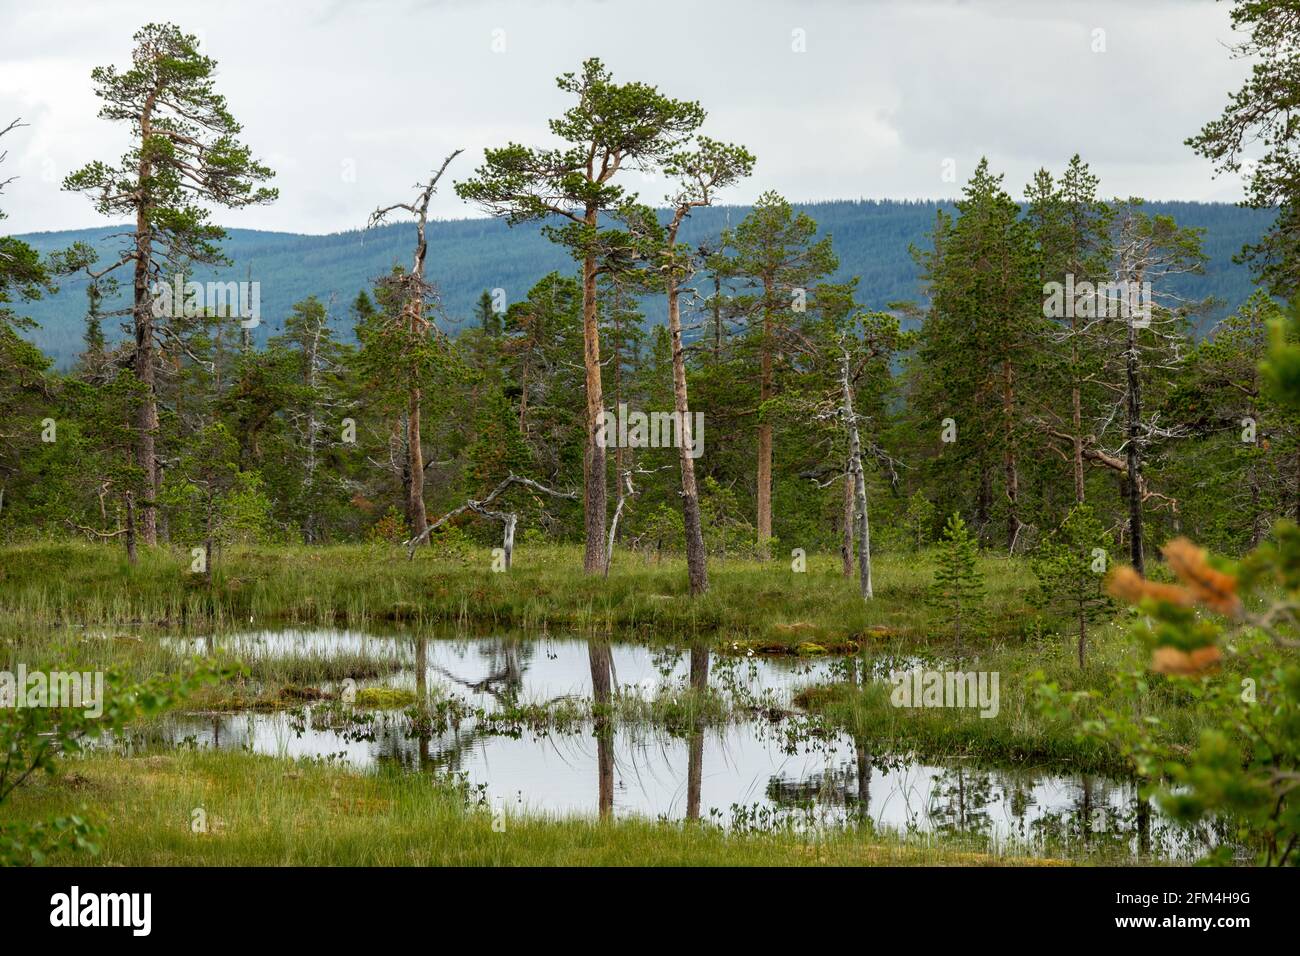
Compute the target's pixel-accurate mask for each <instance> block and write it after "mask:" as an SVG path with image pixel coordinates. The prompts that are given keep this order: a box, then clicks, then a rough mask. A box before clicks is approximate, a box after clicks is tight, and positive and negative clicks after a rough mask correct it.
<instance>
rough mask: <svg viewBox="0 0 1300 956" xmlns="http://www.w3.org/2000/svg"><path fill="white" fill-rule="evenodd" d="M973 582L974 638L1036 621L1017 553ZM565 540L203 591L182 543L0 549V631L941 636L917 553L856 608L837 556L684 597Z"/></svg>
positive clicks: (340, 559)
mask: <svg viewBox="0 0 1300 956" xmlns="http://www.w3.org/2000/svg"><path fill="white" fill-rule="evenodd" d="M980 565H981V570H982V571H983V573H984V575H985V579H986V587H987V591H988V607H987V615H986V619H987V636H988V637H989V638H990V639H999V638H1013V637H1021V636H1024V635H1025V634H1028V633H1030V632H1031V631H1032V630H1033V629H1034V628H1035V627H1037V626H1039V623H1040V621H1041V617H1040V615H1039V614H1038V612H1037V611H1035V609H1034V608H1033V607H1032V606H1030V605H1029V603H1028V602H1027V599H1026V596H1025V595H1026V594H1027V593H1028V592H1029V591H1031V590H1032V588H1031V587H1030V585H1031V584H1032V576H1030V575H1029V573H1028V570H1027V565H1026V564H1025V563H1024V562H1023V561H1022V560H1018V559H1016V560H1011V559H1006V558H1001V557H996V556H984V557H981V559H980ZM580 567H581V552H580V549H579V548H577V547H575V546H558V545H530V546H526V547H522V548H520V549H519V551H518V552H517V553H516V555H515V563H514V566H513V568H512V570H511V571H510V572H509V573H493V572H492V571H491V554H490V552H489V551H488V550H486V549H482V550H474V551H469V552H466V553H455V552H453V553H445V552H439V551H435V550H430V549H426V550H421V551H419V552H417V555H416V558H415V560H414V561H407V560H405V552H404V551H401V550H400V549H398V548H396V547H392V546H388V545H337V546H330V547H313V548H306V547H257V548H252V547H250V548H230V549H227V550H226V551H225V552H224V553H223V554H222V555H221V556H220V557H219V559H217V560H216V561H214V573H213V584H212V588H211V590H209V589H208V588H207V587H206V586H205V584H204V581H203V579H202V577H201V576H200V575H196V574H193V573H191V572H190V570H189V555H188V552H180V551H169V550H167V549H164V548H155V549H144V550H143V551H142V554H141V558H140V562H139V564H138V565H136V566H134V567H132V566H130V565H129V564H127V562H126V559H125V557H124V556H123V555H122V554H121V552H120V550H119V549H116V548H114V547H112V546H109V545H98V544H89V543H79V542H78V543H64V544H29V545H18V546H13V547H8V548H5V549H3V550H0V630H3V629H4V628H5V626H6V625H8V626H10V627H14V626H21V627H32V626H60V625H68V624H76V625H82V626H108V627H125V626H138V625H155V626H165V627H169V628H173V629H175V628H178V627H188V628H191V629H195V628H208V629H229V628H232V627H241V626H246V625H249V624H252V623H254V622H256V624H257V625H258V626H263V625H267V624H271V623H275V624H280V625H323V624H346V625H347V626H350V627H370V626H375V625H378V624H382V623H384V622H399V623H402V624H405V625H408V626H428V625H455V626H460V627H472V626H477V627H481V628H492V629H504V628H513V629H522V630H533V631H536V630H540V629H544V628H563V629H577V630H591V631H598V632H620V633H622V634H628V635H631V634H640V635H653V636H654V637H656V638H666V637H669V636H681V635H696V634H705V635H710V636H717V637H720V638H725V639H731V640H745V641H749V642H752V646H755V647H758V648H759V649H760V650H763V649H766V650H774V651H779V650H782V649H785V648H790V649H798V648H799V647H800V646H802V645H808V646H811V648H810V649H812V650H813V651H814V652H816V651H817V650H818V649H820V650H824V651H834V650H837V649H840V650H843V649H851V647H849V646H848V645H847V644H846V642H849V641H852V642H855V643H859V644H862V645H867V646H869V645H871V644H872V643H873V642H877V641H879V640H880V639H881V638H882V637H885V636H888V635H901V636H903V637H905V638H907V639H908V640H910V641H913V642H919V643H938V644H943V643H944V642H946V640H947V637H946V635H945V634H944V628H943V626H942V623H941V622H939V621H937V620H936V615H935V612H934V610H933V609H932V608H931V607H930V606H929V605H928V603H927V600H926V598H927V595H928V593H929V589H930V585H931V582H932V580H933V560H932V555H931V554H930V553H928V552H921V553H919V554H896V555H884V556H881V557H880V558H879V559H878V560H877V561H876V566H875V580H876V595H877V596H876V599H875V600H873V601H870V602H864V601H862V600H861V598H860V597H859V596H858V593H857V589H856V586H855V585H854V583H853V581H852V580H850V579H848V578H845V577H844V576H843V574H842V573H841V571H840V565H839V559H838V557H834V556H828V555H812V556H809V558H808V561H807V571H806V572H804V573H796V572H794V571H792V570H791V566H790V563H789V562H788V561H781V560H777V561H772V562H769V563H759V562H755V561H742V560H728V561H719V560H715V561H713V562H712V564H711V567H710V576H711V581H712V587H711V589H710V591H709V593H708V594H707V595H705V596H704V597H702V598H699V599H696V600H691V599H690V598H689V596H688V595H687V579H686V569H685V562H684V560H683V559H680V558H676V557H667V558H664V559H662V560H658V559H653V558H646V557H643V556H641V555H637V554H630V553H627V552H620V553H619V554H617V555H616V557H615V560H614V564H613V568H612V569H611V572H610V575H609V578H608V579H605V578H602V577H598V576H596V577H591V576H584V575H583V574H581V572H580Z"/></svg>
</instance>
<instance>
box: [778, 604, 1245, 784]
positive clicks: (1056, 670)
mask: <svg viewBox="0 0 1300 956" xmlns="http://www.w3.org/2000/svg"><path fill="white" fill-rule="evenodd" d="M1089 642H1090V651H1089V654H1090V656H1089V662H1088V666H1087V667H1086V668H1084V669H1080V668H1079V666H1078V663H1077V661H1076V659H1075V656H1074V653H1075V652H1074V648H1073V645H1072V643H1071V641H1070V640H1069V639H1068V638H1044V639H1039V640H1034V641H1030V642H1027V643H1022V644H996V645H994V646H992V647H989V648H986V649H984V650H983V651H981V652H980V653H979V654H977V655H972V656H971V657H969V658H966V659H962V660H955V661H945V662H942V663H941V664H935V665H933V666H931V665H927V666H926V669H942V670H950V669H951V670H957V671H986V672H996V673H997V674H998V675H999V677H998V690H999V707H998V713H997V715H996V716H993V717H981V716H980V712H979V710H978V709H977V708H973V707H969V708H955V707H895V706H893V704H892V702H891V699H890V695H891V691H892V690H893V685H892V684H891V683H889V682H888V680H887V679H884V680H881V679H878V680H866V681H855V680H852V679H846V680H842V681H838V682H835V683H831V684H825V685H820V686H811V687H806V688H804V689H802V690H801V691H800V692H799V693H798V694H797V695H796V698H795V700H796V703H797V704H798V705H799V706H800V707H801V708H803V709H804V710H805V711H806V712H807V713H808V714H810V715H812V716H813V717H815V718H817V719H821V720H824V721H825V722H826V724H827V726H829V727H830V728H833V729H836V730H842V731H844V732H846V733H848V734H849V735H851V736H854V737H856V738H858V739H860V740H862V741H864V742H865V743H867V744H868V746H869V747H871V748H872V749H875V750H880V751H888V752H891V753H912V754H915V755H917V756H918V757H921V758H923V759H927V760H929V759H933V760H946V759H953V758H974V759H977V760H980V761H985V762H992V763H996V764H998V765H1001V766H1016V765H1019V766H1041V767H1059V768H1064V769H1068V770H1071V771H1077V772H1088V771H1099V772H1106V773H1116V774H1122V775H1127V774H1130V773H1132V771H1133V767H1132V766H1131V763H1130V761H1129V760H1128V759H1127V758H1126V757H1125V756H1124V755H1123V754H1122V753H1120V752H1118V751H1117V750H1115V749H1114V748H1112V747H1108V746H1105V745H1103V744H1101V743H1099V742H1098V741H1096V740H1095V739H1092V738H1087V737H1081V736H1080V733H1079V730H1080V728H1079V727H1078V726H1077V725H1076V724H1075V723H1074V722H1071V721H1066V720H1063V719H1061V718H1058V717H1053V716H1050V715H1049V714H1045V713H1043V712H1040V710H1039V708H1038V707H1036V706H1035V688H1036V686H1038V684H1039V683H1040V682H1042V681H1048V682H1054V683H1056V684H1057V685H1058V686H1059V687H1060V689H1061V690H1062V692H1067V693H1068V692H1072V691H1092V692H1096V693H1097V694H1099V695H1101V696H1102V697H1103V698H1104V699H1105V702H1106V705H1107V706H1108V707H1113V708H1122V709H1127V710H1131V711H1132V712H1133V713H1135V714H1138V715H1140V716H1158V717H1159V718H1160V719H1161V721H1162V723H1163V726H1164V727H1165V728H1166V731H1165V732H1167V733H1168V734H1169V739H1170V742H1171V743H1173V744H1174V745H1175V746H1185V747H1190V746H1192V745H1194V744H1195V743H1196V741H1197V740H1198V739H1199V736H1200V732H1201V731H1202V730H1203V729H1206V727H1207V724H1206V722H1205V721H1204V720H1203V719H1202V718H1201V717H1200V716H1199V714H1198V711H1197V710H1196V708H1195V707H1194V706H1193V702H1192V700H1191V698H1190V697H1188V696H1187V694H1186V692H1185V690H1183V689H1182V688H1181V687H1180V686H1179V685H1178V684H1177V683H1176V682H1174V681H1170V680H1168V679H1166V678H1163V677H1160V676H1159V675H1155V674H1153V675H1150V678H1149V680H1148V690H1147V693H1145V694H1143V695H1141V696H1140V697H1132V696H1128V695H1127V694H1121V693H1120V692H1119V691H1118V690H1117V689H1116V687H1115V684H1114V681H1113V678H1114V675H1116V674H1117V673H1119V672H1120V671H1123V670H1132V669H1142V670H1145V668H1146V660H1145V658H1144V656H1143V652H1142V650H1141V649H1140V648H1139V647H1137V646H1136V645H1135V644H1134V642H1133V641H1132V639H1131V638H1130V637H1129V636H1128V634H1127V633H1126V631H1125V629H1124V628H1123V627H1122V626H1121V625H1118V624H1111V625H1106V626H1102V627H1099V628H1096V629H1094V631H1093V632H1092V633H1091V634H1090V636H1089ZM900 669H902V668H900ZM1220 679H1222V680H1225V681H1229V682H1236V681H1238V679H1239V678H1238V677H1237V676H1234V674H1232V673H1231V672H1228V671H1225V672H1223V673H1222V674H1221V675H1220Z"/></svg>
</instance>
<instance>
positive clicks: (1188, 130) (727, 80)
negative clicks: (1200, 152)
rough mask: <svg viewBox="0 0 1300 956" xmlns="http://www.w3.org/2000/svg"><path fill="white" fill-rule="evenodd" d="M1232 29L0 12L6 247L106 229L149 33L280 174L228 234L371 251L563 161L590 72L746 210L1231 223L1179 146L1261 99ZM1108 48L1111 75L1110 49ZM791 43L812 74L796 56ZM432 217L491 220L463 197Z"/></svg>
mask: <svg viewBox="0 0 1300 956" xmlns="http://www.w3.org/2000/svg"><path fill="white" fill-rule="evenodd" d="M1227 14H1228V8H1227V5H1226V4H1221V3H1214V2H1211V0H1142V2H1134V0H1099V2H1090V3H1084V2H1081V0H1056V2H1032V0H987V2H981V3H978V4H976V3H963V2H957V0H922V2H909V3H903V2H892V0H880V2H864V3H850V2H829V0H827V2H820V3H818V2H814V3H795V2H792V0H791V2H782V0H734V2H721V3H711V4H704V3H700V2H699V0H657V2H656V3H655V4H654V5H644V4H635V5H633V4H621V3H613V2H597V0H571V2H562V0H550V2H543V3H527V4H526V3H521V2H500V0H491V2H484V3H474V4H470V3H459V2H433V3H420V2H415V0H370V2H362V3H355V2H351V3H341V2H326V0H317V2H309V3H302V4H297V5H287V4H286V5H275V4H268V3H266V2H264V0H258V2H252V0H231V2H224V3H221V4H210V3H198V2H195V0H173V2H166V3H163V2H126V0H103V2H98V3H92V2H90V0H83V2H79V3H71V2H46V3H43V4H19V3H17V2H16V0H0V19H2V20H3V22H4V23H5V24H6V27H5V31H4V34H3V35H2V36H0V118H5V121H7V118H8V117H13V116H20V115H21V116H22V117H23V118H24V120H25V121H26V122H28V123H30V124H31V125H30V127H29V128H26V129H23V130H20V131H17V132H16V133H14V134H11V135H10V136H9V137H6V140H5V144H4V145H5V146H6V147H7V148H8V149H9V160H8V161H7V163H6V166H5V173H6V174H7V175H14V174H17V175H19V176H20V177H21V179H19V180H17V181H16V182H15V183H13V184H11V186H10V187H9V188H8V189H7V190H6V193H5V197H4V205H5V211H6V212H8V213H9V216H10V218H9V220H8V221H7V222H6V226H7V228H8V229H9V230H11V231H15V232H21V231H32V230H39V229H59V228H72V227H77V226H85V225H91V224H96V223H97V220H96V217H95V214H94V212H93V210H92V209H91V208H90V206H89V204H88V202H87V200H86V199H85V198H84V197H80V196H72V195H68V194H65V193H62V192H61V191H60V189H59V184H58V181H57V180H58V179H60V178H61V177H62V175H64V174H66V173H67V172H68V171H70V170H71V169H73V168H75V167H76V166H78V165H80V164H82V163H84V162H86V161H88V160H90V159H94V158H115V157H116V156H117V155H119V154H120V153H121V152H122V150H123V148H124V147H125V139H124V137H123V133H122V131H120V130H116V129H114V128H113V126H112V125H111V124H108V123H105V122H103V121H101V120H99V119H97V118H96V115H95V114H96V112H97V109H98V104H97V101H96V100H95V98H94V96H93V95H92V91H91V88H90V80H89V73H90V70H91V69H92V68H93V67H94V66H96V65H99V64H102V63H110V62H111V63H118V64H123V63H125V62H126V61H127V59H128V57H129V51H130V45H131V41H130V35H131V33H132V32H134V30H135V29H136V28H137V27H138V26H140V25H142V24H143V23H146V22H148V21H150V20H171V21H173V22H176V23H178V24H179V25H181V26H182V27H183V28H185V29H187V30H190V31H191V32H196V33H199V34H200V35H201V37H202V40H203V43H204V46H205V48H206V49H207V51H208V52H209V53H210V54H211V55H212V56H214V57H215V58H216V59H217V60H218V61H219V63H220V73H219V78H218V87H219V89H220V90H221V91H222V92H223V93H225V94H226V96H227V98H228V100H229V101H230V106H231V109H232V112H233V113H234V114H235V116H236V117H237V118H238V119H239V120H240V122H241V123H243V125H244V134H243V136H244V139H245V140H246V141H247V142H248V143H249V144H250V145H251V146H252V147H253V149H254V152H255V154H256V155H258V156H259V157H260V158H262V159H263V160H264V161H268V162H269V163H270V164H271V165H272V166H273V167H274V168H276V170H277V172H278V173H279V175H278V176H277V179H276V185H277V186H278V187H279V188H280V193H281V199H280V201H279V202H277V203H276V204H274V205H273V206H269V207H263V208H257V209H248V210H243V211H240V212H234V213H232V212H224V211H223V212H219V213H218V214H217V217H216V218H217V219H218V220H219V221H221V222H223V223H225V224H227V225H232V226H243V227H251V228H265V229H279V230H293V231H305V232H328V231H333V230H338V229H348V228H357V227H359V226H361V225H363V224H364V223H365V220H366V216H367V215H368V213H369V211H370V210H371V209H373V208H374V207H375V206H376V205H378V204H381V203H388V202H392V201H394V200H396V199H398V198H401V197H403V196H405V195H406V193H407V192H409V189H410V186H411V184H412V183H414V182H415V180H416V179H417V178H419V177H420V176H421V175H422V174H423V173H425V172H426V171H427V170H428V169H429V168H430V167H431V166H433V165H434V164H436V163H438V162H440V161H441V159H442V157H443V156H445V155H446V154H447V153H448V152H449V151H450V150H451V149H453V148H457V147H463V148H465V150H466V154H465V156H463V157H461V158H460V159H459V160H458V161H457V163H456V165H455V166H454V167H453V169H452V172H451V175H452V177H453V178H463V177H464V176H467V175H468V174H469V173H470V171H471V170H472V169H473V167H474V166H475V165H476V164H477V163H478V161H479V158H480V157H481V155H482V150H483V149H484V147H487V146H492V145H499V144H501V143H504V142H505V141H507V140H509V139H515V140H519V141H523V142H536V141H539V140H542V139H545V138H546V136H547V132H546V125H545V121H546V120H547V119H548V118H549V117H551V116H554V115H556V114H557V113H558V112H559V111H560V110H562V109H563V108H564V107H565V105H566V99H565V97H564V95H563V94H561V93H560V92H559V91H558V90H556V89H555V86H554V77H555V75H556V74H558V73H560V72H563V71H567V70H574V69H576V68H577V67H578V65H579V63H580V62H581V60H582V59H583V58H584V57H587V56H592V55H597V56H600V57H602V58H603V59H604V60H605V61H606V63H607V64H608V65H609V66H610V67H611V69H613V71H614V73H615V76H616V77H617V78H621V79H639V80H644V81H647V82H651V83H654V84H656V85H658V86H659V87H660V88H661V89H663V90H664V91H665V92H667V93H670V94H671V95H674V96H679V97H683V98H691V99H698V100H700V101H701V102H702V103H703V105H704V106H705V108H706V109H707V110H708V111H709V114H710V115H709V122H708V130H709V132H710V133H711V135H714V136H716V137H719V138H723V139H731V140H735V141H738V142H742V143H744V144H745V145H747V146H748V147H749V148H750V149H751V150H752V151H753V152H754V153H755V154H756V155H757V157H758V166H757V169H756V174H755V176H754V178H753V179H752V180H751V181H750V182H748V183H746V184H744V186H742V187H739V188H737V189H736V190H735V191H734V192H733V193H732V194H731V195H730V196H728V197H727V199H728V200H729V201H734V202H745V201H748V200H751V199H752V198H753V197H754V196H756V195H757V194H758V193H759V192H761V191H762V190H764V189H766V188H776V189H779V190H782V191H783V192H785V193H786V194H787V195H789V196H790V197H791V198H794V199H826V198H834V197H847V198H851V197H858V196H898V197H930V196H951V195H955V194H956V193H957V191H958V189H959V187H960V183H957V184H949V183H944V182H942V181H941V180H940V176H939V172H940V168H941V163H942V162H943V160H944V159H945V158H947V157H951V158H953V159H954V160H955V161H956V163H957V168H958V175H959V177H962V176H965V175H968V174H969V172H970V170H971V168H973V165H974V162H975V161H976V159H977V158H978V156H979V155H980V154H984V153H986V154H988V155H989V156H990V158H991V159H992V160H993V161H994V162H995V164H996V165H997V166H998V168H999V169H1000V170H1001V171H1005V172H1006V173H1007V184H1008V186H1009V187H1010V188H1011V189H1012V190H1013V191H1018V190H1019V189H1020V187H1021V186H1022V185H1023V184H1024V183H1025V182H1027V181H1028V179H1029V177H1030V175H1032V173H1033V171H1034V169H1036V168H1037V167H1039V166H1042V165H1047V166H1049V167H1050V168H1060V167H1061V166H1062V165H1063V164H1064V162H1065V160H1066V159H1068V157H1069V155H1070V154H1071V153H1073V152H1075V151H1079V152H1081V153H1082V154H1083V156H1084V158H1085V159H1086V160H1088V161H1089V162H1090V163H1092V165H1093V168H1094V169H1095V170H1096V171H1097V172H1098V173H1099V174H1100V175H1101V177H1102V187H1103V189H1104V191H1106V192H1108V193H1114V194H1123V195H1128V194H1140V195H1147V196H1149V197H1151V198H1187V199H1228V200H1235V199H1237V198H1238V197H1239V195H1240V191H1239V186H1238V184H1236V183H1231V182H1225V181H1215V180H1213V179H1212V178H1211V176H1210V170H1209V167H1208V164H1206V163H1205V162H1204V161H1203V160H1201V159H1200V158H1198V157H1196V156H1195V155H1194V154H1192V152H1191V151H1190V150H1189V149H1187V147H1185V146H1184V145H1183V140H1184V139H1185V138H1186V137H1187V136H1188V135H1190V134H1192V133H1194V132H1195V131H1196V130H1197V128H1199V126H1200V125H1201V124H1202V123H1204V122H1205V121H1207V120H1209V119H1210V118H1212V117H1214V116H1216V115H1217V114H1218V113H1219V111H1220V110H1221V109H1222V106H1223V104H1224V102H1225V100H1226V97H1227V95H1228V93H1229V91H1230V90H1232V89H1234V88H1235V87H1236V86H1237V85H1238V84H1239V83H1240V80H1241V78H1242V77H1243V76H1244V75H1245V71H1246V66H1245V65H1244V64H1242V63H1236V62H1233V61H1231V60H1230V59H1229V58H1228V55H1227V51H1226V50H1225V49H1224V47H1223V43H1224V42H1226V41H1229V40H1230V39H1231V32H1230V29H1229V22H1228V16H1227ZM1096 29H1103V30H1105V31H1106V32H1105V39H1106V52H1105V53H1094V52H1093V51H1092V49H1091V47H1092V43H1093V36H1094V35H1093V31H1094V30H1096ZM494 30H503V31H504V35H503V36H504V42H505V52H504V53H496V52H493V40H494V36H496V37H500V36H502V35H500V34H494V33H493V31H494ZM794 30H802V31H804V32H803V36H804V37H805V38H806V52H803V53H796V52H794V51H793V50H792V48H791V44H792V31H794ZM344 164H351V168H352V169H353V170H354V171H355V181H351V182H349V181H347V180H346V178H345V177H344V176H343V175H342V170H343V169H344V168H345V166H344ZM636 185H637V186H640V188H641V189H642V192H643V193H645V195H646V198H651V190H650V189H649V188H646V187H644V186H642V185H641V184H639V183H637V184H636ZM433 211H434V213H435V214H437V215H439V216H444V217H457V216H466V215H475V214H477V212H476V210H474V209H472V208H470V207H467V206H465V205H464V204H462V203H461V202H460V201H459V200H458V199H457V198H456V197H455V195H454V193H453V191H452V190H451V189H450V188H449V187H448V188H445V189H444V190H443V193H442V195H441V196H439V197H438V199H437V200H436V203H435V208H434V210H433Z"/></svg>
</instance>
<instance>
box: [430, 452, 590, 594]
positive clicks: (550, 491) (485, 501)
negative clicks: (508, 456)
mask: <svg viewBox="0 0 1300 956" xmlns="http://www.w3.org/2000/svg"><path fill="white" fill-rule="evenodd" d="M512 485H523V486H524V487H525V488H531V489H533V490H534V491H538V492H541V493H542V494H547V495H550V496H551V497H553V498H564V499H566V500H568V501H577V500H578V495H577V493H576V492H573V491H556V490H555V489H554V488H548V487H546V486H545V485H544V484H542V483H541V482H539V481H533V480H532V479H531V478H521V477H520V476H519V475H508V476H507V477H506V478H505V479H504V480H503V481H502V482H501V483H500V484H499V485H497V486H496V487H495V488H493V489H492V493H491V494H489V495H488V496H487V497H485V498H477V499H476V498H471V499H470V500H468V501H466V502H465V503H464V504H463V505H461V506H460V507H459V508H453V509H452V510H451V511H448V512H447V513H446V514H445V515H443V516H442V517H441V518H439V519H438V520H437V521H435V522H433V523H432V524H430V525H428V526H427V527H426V528H425V529H424V530H423V531H422V532H420V533H419V534H417V535H415V536H414V537H412V538H411V539H410V540H408V541H407V542H406V543H405V544H406V549H407V554H406V557H407V560H413V559H414V558H415V549H416V548H418V547H419V546H420V542H422V541H424V540H425V539H426V538H428V537H429V536H430V535H432V534H433V532H434V531H436V530H438V529H439V528H441V527H442V526H443V525H444V524H446V523H447V522H449V521H451V520H452V519H453V518H456V517H459V516H460V515H463V514H465V512H467V511H469V512H473V513H474V514H476V515H479V516H480V517H483V518H488V519H490V520H492V521H499V522H501V524H502V525H504V528H505V530H504V535H503V537H502V550H503V551H504V552H505V566H506V570H507V571H509V570H510V563H511V558H512V556H513V554H514V548H515V527H516V526H517V525H518V523H519V515H518V514H517V513H515V512H513V511H494V510H492V509H491V508H489V507H488V506H489V505H491V504H492V502H494V501H496V500H497V499H498V498H500V497H501V496H502V495H503V494H505V493H506V491H508V490H509V489H510V487H511V486H512Z"/></svg>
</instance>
